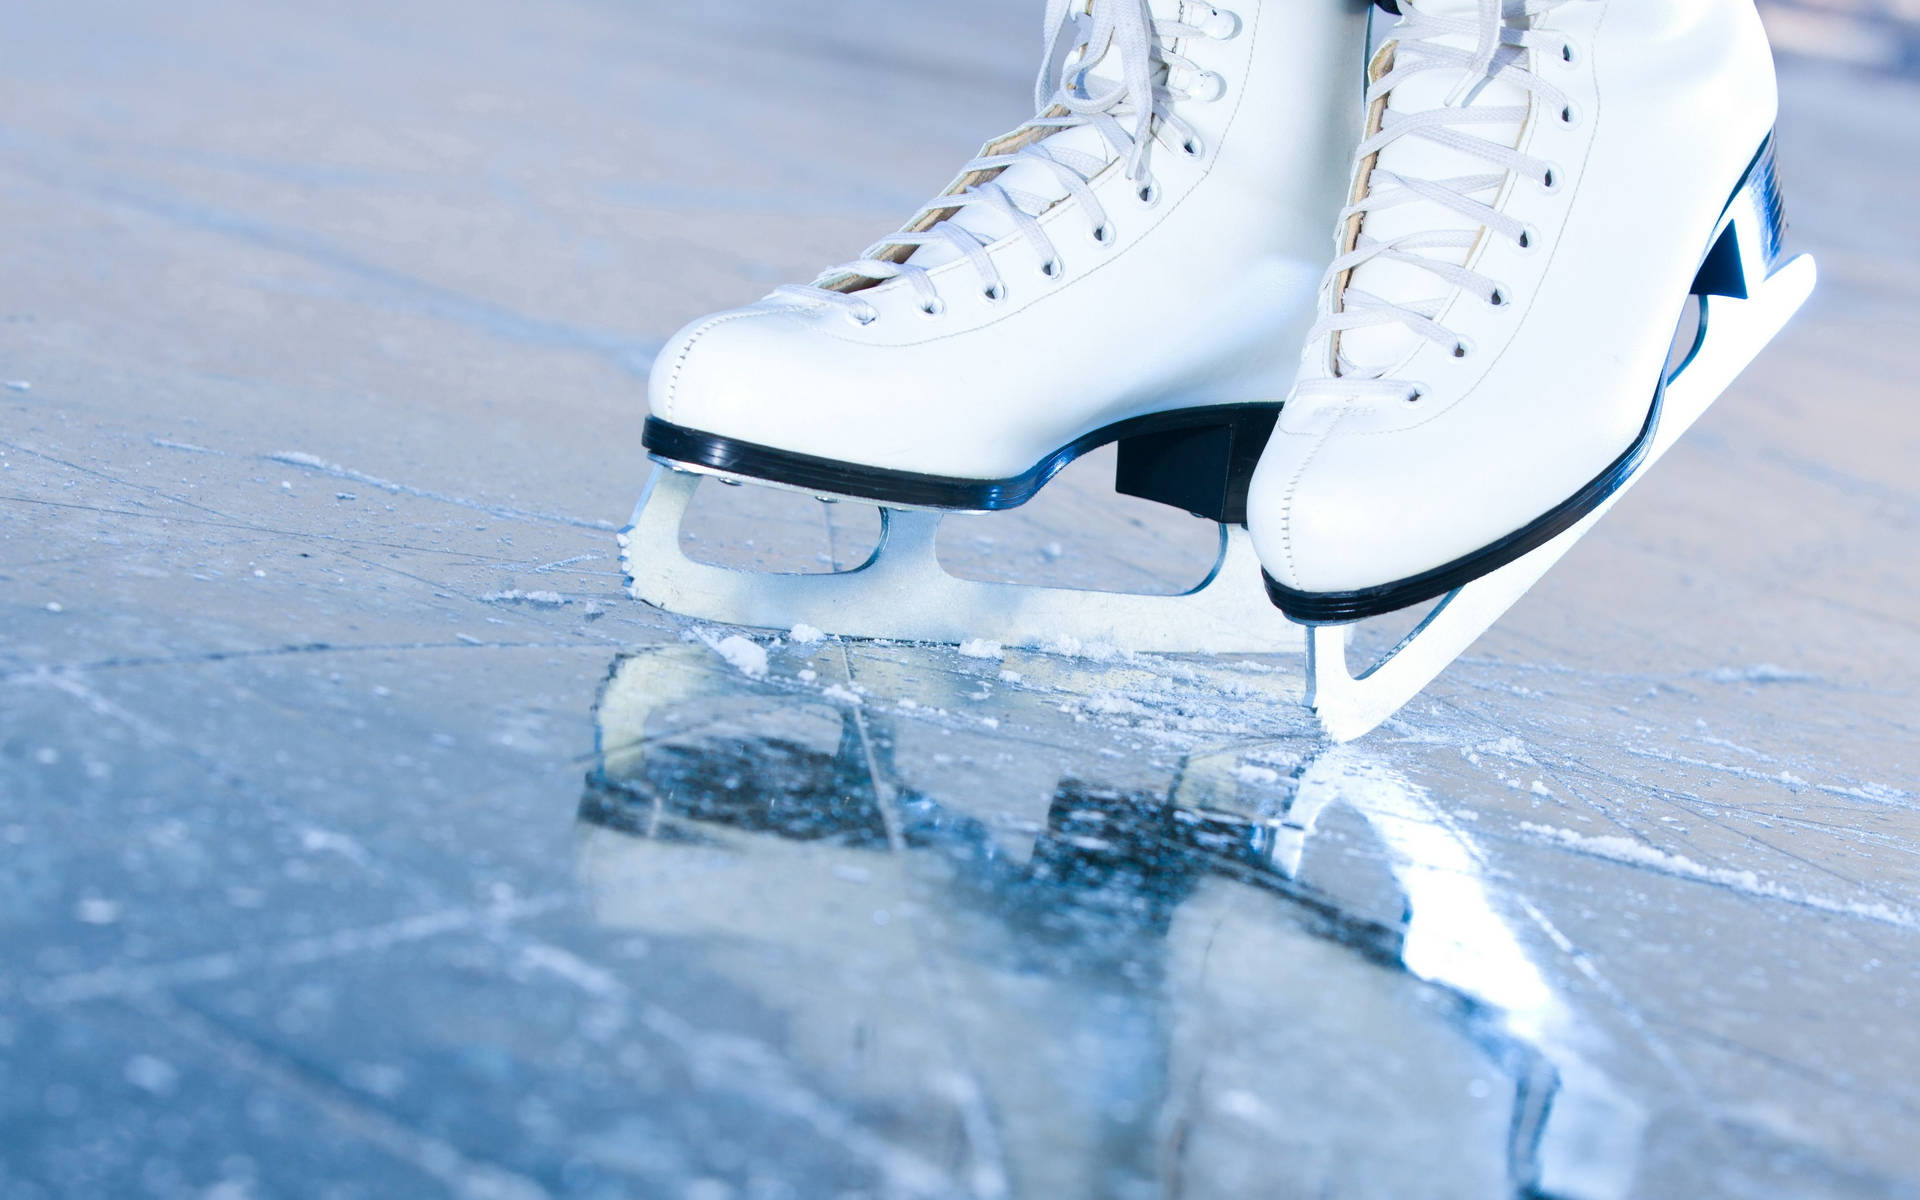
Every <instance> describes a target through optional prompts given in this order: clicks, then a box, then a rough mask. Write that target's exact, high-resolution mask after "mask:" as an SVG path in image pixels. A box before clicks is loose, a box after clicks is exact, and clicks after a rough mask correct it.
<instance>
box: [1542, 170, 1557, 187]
mask: <svg viewBox="0 0 1920 1200" xmlns="http://www.w3.org/2000/svg"><path fill="white" fill-rule="evenodd" d="M1540 188H1541V190H1542V191H1547V192H1557V191H1559V190H1560V172H1559V169H1558V168H1557V167H1548V168H1547V169H1546V172H1545V173H1544V174H1542V175H1541V176H1540Z"/></svg>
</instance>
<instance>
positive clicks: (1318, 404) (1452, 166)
mask: <svg viewBox="0 0 1920 1200" xmlns="http://www.w3.org/2000/svg"><path fill="white" fill-rule="evenodd" d="M1400 9H1401V11H1402V13H1403V16H1402V17H1401V20H1400V22H1399V23H1398V25H1397V26H1395V28H1394V29H1393V31H1392V34H1391V37H1390V38H1389V39H1387V40H1386V41H1385V42H1384V43H1383V45H1382V46H1381V48H1380V50H1379V52H1378V53H1377V54H1376V56H1375V59H1374V63H1373V67H1372V71H1371V77H1372V79H1373V83H1372V88H1371V99H1370V103H1369V114H1370V115H1369V125H1368V132H1367V136H1366V138H1365V140H1363V141H1362V142H1361V143H1360V146H1359V151H1358V154H1357V157H1356V165H1355V171H1354V181H1353V190H1352V193H1351V195H1352V201H1351V203H1350V204H1349V206H1348V207H1347V208H1346V209H1345V211H1344V212H1343V213H1342V214H1341V233H1340V244H1339V247H1338V257H1337V258H1335V260H1334V262H1333V264H1332V267H1331V268H1330V269H1329V271H1328V273H1327V277H1326V282H1325V285H1324V293H1323V297H1322V315H1321V318H1320V320H1319V322H1318V323H1317V324H1316V325H1315V326H1314V328H1313V330H1312V332H1311V334H1310V335H1309V337H1308V343H1307V348H1306V352H1305V355H1304V358H1303V363H1302V368H1301V372H1300V377H1299V380H1298V382H1297V383H1296V384H1295V387H1294V391H1293V393H1292V395H1291V397H1290V398H1289V400H1288V402H1287V405H1286V408H1285V409H1284V411H1283V413H1282V416H1281V418H1280V422H1279V425H1278V427H1277V429H1276V430H1275V433H1274V435H1273V438H1272V440H1271V442H1270V444H1269V445H1268V447H1267V449H1266V452H1265V454H1264V455H1263V457H1262V459H1261V462H1260V466H1259V469H1258V471H1257V473H1256V475H1255V477H1254V483H1253V491H1252V495H1251V497H1250V500H1249V513H1250V522H1249V523H1250V526H1251V529H1252V533H1253V539H1254V543H1255V545H1256V546H1257V548H1258V550H1259V552H1260V558H1261V561H1262V562H1263V564H1264V565H1265V567H1266V571H1267V574H1268V591H1269V593H1270V595H1271V597H1272V599H1273V600H1274V602H1275V603H1276V604H1278V605H1279V606H1280V608H1281V609H1282V610H1284V611H1285V612H1286V613H1287V615H1288V616H1289V617H1291V618H1293V619H1294V620H1295V621H1297V622H1301V623H1306V624H1309V625H1312V626H1315V628H1314V629H1313V632H1312V635H1311V661H1310V664H1309V670H1310V687H1309V693H1310V694H1309V700H1310V702H1311V703H1313V704H1314V705H1315V707H1316V708H1317V709H1318V710H1319V711H1320V715H1321V718H1322V721H1323V723H1325V725H1326V726H1327V728H1328V730H1329V731H1330V732H1332V733H1333V734H1334V735H1335V736H1337V737H1352V736H1358V734H1360V733H1362V732H1365V731H1366V730H1367V729H1370V728H1372V727H1373V726H1374V725H1375V724H1377V723H1378V722H1379V721H1380V720H1382V719H1384V718H1385V717H1386V716H1387V715H1389V714H1390V713H1392V712H1393V711H1394V710H1395V709H1397V708H1398V707H1399V706H1400V705H1401V704H1402V703H1404V702H1405V701H1406V700H1407V699H1409V698H1411V697H1412V696H1413V695H1414V694H1415V693H1416V692H1418V691H1419V689H1420V688H1421V687H1423V686H1425V684H1426V683H1427V681H1428V680H1430V679H1431V678H1432V677H1433V676H1434V675H1435V674H1437V673H1438V672H1439V671H1441V670H1443V669H1444V668H1445V667H1446V665H1447V664H1448V663H1449V662H1451V661H1452V660H1453V658H1454V657H1456V656H1457V655H1458V654H1459V653H1461V652H1462V651H1463V650H1465V648H1466V647H1467V645H1468V644H1470V643H1471V642H1472V640H1473V639H1474V638H1475V637H1477V636H1478V635H1479V634H1480V633H1481V632H1482V631H1483V630H1484V629H1485V628H1486V627H1487V626H1488V625H1489V624H1491V623H1492V622H1493V621H1494V620H1495V619H1496V618H1497V617H1498V616H1499V615H1500V613H1502V612H1504V611H1505V610H1506V609H1507V607H1508V606H1509V605H1511V604H1512V603H1513V601H1514V600H1515V599H1517V598H1518V597H1519V596H1520V595H1521V594H1522V593H1524V592H1525V590H1526V589H1527V587H1529V586H1531V584H1532V583H1533V582H1534V580H1536V579H1537V578H1538V577H1539V576H1540V575H1541V574H1542V573H1543V572H1544V571H1545V570H1546V569H1547V567H1548V566H1549V565H1551V564H1552V562H1554V561H1555V560H1556V559H1558V558H1559V556H1560V555H1561V554H1563V553H1565V551H1566V549H1567V548H1568V547H1569V546H1571V545H1572V543H1573V542H1574V541H1575V540H1577V539H1578V538H1579V537H1580V536H1581V534H1583V533H1584V532H1585V531H1586V529H1587V528H1588V527H1589V526H1590V525H1591V524H1592V523H1593V522H1594V521H1595V520H1597V519H1598V517H1599V515H1600V513H1601V512H1602V511H1603V510H1604V509H1605V508H1606V507H1607V506H1608V505H1610V504H1611V503H1612V501H1613V500H1614V499H1615V498H1616V497H1617V496H1618V495H1619V493H1620V491H1621V489H1623V488H1624V487H1626V486H1628V485H1630V484H1631V483H1632V482H1633V481H1634V480H1635V479H1636V478H1637V477H1638V476H1639V474H1640V473H1641V472H1643V471H1644V470H1645V469H1646V467H1647V466H1648V465H1649V464H1650V463H1651V462H1652V461H1653V460H1654V459H1655V458H1657V457H1658V456H1659V455H1660V454H1661V453H1663V452H1664V451H1665V450H1666V448H1667V447H1668V446H1669V445H1671V444H1672V442H1673V441H1674V440H1675V439H1676V438H1678V436H1679V435H1680V433H1681V432H1682V431H1684V430H1685V429H1686V428H1687V427H1688V426H1689V425H1690V424H1692V422H1693V421H1694V420H1695V419H1696V418H1697V417H1698V416H1699V415H1700V413H1701V412H1702V411H1704V409H1705V408H1706V407H1707V405H1709V404H1711V403H1712V401H1713V400H1714V398H1715V397H1716V396H1718V394H1719V393H1720V392H1721V391H1722V390H1724V389H1725V388H1726V386H1727V385H1728V384H1729V383H1730V382H1731V381H1732V379H1733V378H1734V376H1735V375H1737V374H1738V373H1739V371H1740V370H1741V369H1742V368H1743V367H1745V366H1746V364H1747V362H1748V361H1749V360H1751V359H1752V358H1753V356H1754V355H1755V354H1757V353H1758V352H1759V350H1760V349H1761V348H1762V347H1763V346H1764V345H1765V344H1766V343H1767V342H1768V341H1769V340H1771V338H1772V337H1773V336H1774V334H1775V333H1777V332H1778V331H1779V329H1780V327H1781V326H1782V325H1783V324H1784V323H1785V322H1786V320H1787V319H1788V318H1789V317H1790V316H1792V314H1793V313H1794V312H1795V311H1796V310H1797V309H1798V308H1799V306H1800V304H1801V303H1802V302H1803V301H1804V300H1805V298H1806V296H1807V294H1808V293H1809V292H1810V290H1811V289H1812V286H1813V276H1814V272H1813V264H1812V263H1811V262H1810V261H1805V260H1797V261H1795V262H1792V263H1787V262H1785V261H1784V259H1783V255H1782V252H1781V243H1780V237H1781V232H1782V213H1781V205H1780V195H1779V191H1778V188H1777V184H1776V179H1775V175H1774V159H1773V149H1772V133H1771V131H1772V128H1773V120H1774V112H1775V105H1776V95H1775V83H1774V73H1773V61H1772V57H1771V54H1770V52H1769V50H1768V47H1767V41H1766V36H1765V34H1764V32H1763V31H1762V29H1761V26H1760V19H1759V17H1758V15H1757V14H1756V13H1755V11H1754V6H1753V0H1685V2H1684V3H1683V2H1680V0H1505V3H1504V4H1503V3H1502V0H1401V2H1400ZM1689 295H1693V296H1697V297H1699V298H1700V308H1701V313H1700V324H1699V328H1698V332H1697V336H1696V339H1695V341H1694V343H1693V345H1692V347H1691V354H1690V357H1688V358H1687V359H1686V360H1685V361H1684V363H1683V365H1682V366H1681V367H1679V368H1678V369H1677V370H1675V371H1673V372H1671V373H1669V372H1668V371H1667V363H1668V357H1669V352H1670V349H1671V343H1672V339H1673V333H1674V329H1675V327H1676V326H1677V324H1678V323H1679V321H1680V318H1681V316H1682V313H1683V311H1684V309H1685V308H1686V305H1687V301H1688V298H1689ZM1436 597H1445V600H1444V602H1443V603H1442V604H1441V606H1440V607H1439V608H1438V609H1437V610H1436V611H1435V612H1433V613H1431V614H1429V616H1428V618H1427V620H1426V621H1425V623H1424V624H1423V625H1422V626H1421V627H1420V629H1418V630H1417V631H1416V632H1415V634H1414V635H1413V636H1412V637H1411V638H1409V639H1408V640H1407V641H1406V642H1403V643H1402V644H1401V646H1400V647H1399V648H1398V649H1397V650H1396V651H1395V652H1394V653H1393V654H1392V655H1390V656H1389V657H1388V658H1387V659H1385V660H1383V661H1382V662H1381V663H1379V664H1377V665H1376V666H1375V667H1374V668H1373V669H1372V670H1371V671H1369V672H1365V673H1363V674H1361V675H1360V676H1359V677H1358V678H1356V677H1354V676H1353V675H1352V674H1350V673H1349V672H1348V671H1347V668H1346V664H1345V655H1344V650H1343V648H1342V647H1343V646H1344V639H1343V636H1342V635H1343V633H1344V630H1342V629H1340V628H1338V626H1339V624H1340V623H1345V622H1352V621H1355V620H1358V619H1361V618H1365V617H1369V616H1373V615H1377V614H1380V613H1384V612H1389V611H1392V610H1396V609H1401V608H1406V607H1408V606H1411V605H1415V604H1419V603H1422V602H1424V601H1429V600H1433V599H1435V598H1436Z"/></svg>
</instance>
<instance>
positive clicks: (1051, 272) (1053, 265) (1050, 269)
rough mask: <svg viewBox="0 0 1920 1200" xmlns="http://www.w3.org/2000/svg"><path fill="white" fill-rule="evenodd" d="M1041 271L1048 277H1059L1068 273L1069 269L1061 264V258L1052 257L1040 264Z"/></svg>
mask: <svg viewBox="0 0 1920 1200" xmlns="http://www.w3.org/2000/svg"><path fill="white" fill-rule="evenodd" d="M1040 273H1041V274H1042V275H1045V276H1046V277H1047V278H1048V279H1058V278H1060V277H1061V276H1062V275H1065V274H1066V273H1067V269H1066V268H1065V267H1063V266H1061V265H1060V260H1059V259H1057V258H1050V259H1048V260H1047V261H1045V262H1043V263H1041V264H1040Z"/></svg>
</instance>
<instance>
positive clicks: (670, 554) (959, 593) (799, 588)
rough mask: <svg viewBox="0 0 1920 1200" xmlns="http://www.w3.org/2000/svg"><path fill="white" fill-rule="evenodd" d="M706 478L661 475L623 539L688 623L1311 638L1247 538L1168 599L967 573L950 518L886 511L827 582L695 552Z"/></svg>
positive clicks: (1190, 640)
mask: <svg viewBox="0 0 1920 1200" xmlns="http://www.w3.org/2000/svg"><path fill="white" fill-rule="evenodd" d="M700 479H701V477H700V476H698V475H694V474H688V473H684V472H680V471H674V470H667V469H665V468H663V467H656V468H655V469H654V472H653V476H652V478H651V479H650V480H649V481H648V483H647V489H646V491H645V492H644V493H643V494H642V495H641V497H640V503H639V504H638V505H637V506H636V507H635V509H634V513H633V522H632V524H631V525H630V526H629V527H628V528H627V529H625V530H624V531H622V532H621V534H620V547H621V561H622V564H623V565H624V567H625V569H626V573H627V576H628V579H629V581H630V582H629V585H628V590H629V591H630V592H631V593H632V594H633V596H634V598H635V599H637V600H641V601H643V602H645V603H647V604H651V605H653V606H654V607H656V608H661V609H665V610H666V611H668V612H672V613H677V614H679V615H681V616H686V617H694V618H697V619H700V620H705V621H716V622H721V623H724V624H729V625H745V626H751V627H755V628H761V629H777V630H787V629H791V628H793V627H794V626H795V625H802V624H804V625H811V626H814V627H816V628H818V629H821V630H825V631H827V632H829V633H835V634H838V635H840V636H843V637H857V638H884V639H888V640H892V641H907V642H936V643H947V644H958V643H961V642H964V641H967V640H969V639H976V638H977V639H980V640H983V641H989V642H998V643H1000V644H1001V645H1003V646H1009V647H1024V648H1033V649H1041V648H1045V647H1047V646H1050V645H1060V644H1063V643H1073V642H1079V643H1083V644H1101V645H1108V646H1112V647H1114V648H1115V649H1119V650H1133V651H1148V652H1159V653H1181V652H1192V653H1212V654H1219V653H1298V652H1300V651H1301V650H1302V649H1304V648H1305V643H1306V638H1305V635H1304V632H1303V631H1302V630H1301V629H1300V628H1299V627H1297V626H1295V625H1292V624H1291V623H1289V622H1287V621H1285V620H1284V619H1282V618H1281V617H1280V615H1279V613H1277V612H1276V611H1275V610H1274V608H1273V606H1272V605H1271V604H1269V603H1268V601H1267V598H1266V590H1265V588H1264V587H1263V585H1262V583H1261V578H1260V562H1259V559H1258V558H1257V557H1256V556H1255V554H1254V551H1253V545H1252V542H1251V541H1250V540H1249V539H1248V537H1247V533H1246V530H1244V529H1240V528H1237V527H1231V528H1230V527H1226V526H1222V527H1220V550H1219V555H1218V558H1217V559H1216V560H1215V564H1214V567H1213V570H1212V572H1211V573H1210V574H1209V575H1208V576H1207V578H1206V579H1205V580H1203V581H1202V582H1201V583H1200V584H1199V585H1197V586H1196V587H1194V588H1192V589H1191V590H1189V591H1187V592H1185V593H1182V594H1179V595H1172V596H1164V595H1160V596H1156V595H1138V594H1132V593H1124V592H1101V591H1088V590H1082V589H1077V588H1061V587H1036V586H1029V585H1023V584H1012V583H990V582H986V581H982V580H974V579H962V578H959V577H957V576H955V575H952V574H950V573H948V572H947V570H946V569H945V568H943V567H942V566H941V565H940V560H939V557H938V555H937V554H936V552H935V548H934V539H935V536H936V534H937V532H938V530H939V527H940V521H941V519H942V517H943V516H944V515H945V514H943V513H938V512H926V511H913V510H903V509H890V508H882V509H881V510H880V513H881V531H880V541H879V544H878V545H877V546H876V547H875V548H874V552H873V554H872V555H871V556H870V557H869V558H868V559H867V560H866V561H865V562H863V563H861V564H860V565H859V566H857V567H854V568H852V569H850V570H846V571H836V572H832V573H829V574H806V575H798V574H779V573H772V572H760V571H747V570H739V569H736V568H733V567H723V566H718V565H715V564H712V563H703V562H698V561H696V560H694V559H692V558H689V557H688V556H687V554H686V553H685V551H684V549H683V548H682V546H681V543H680V526H681V520H682V518H683V517H684V516H685V514H686V511H687V507H688V505H689V504H691V503H692V500H693V495H694V492H695V491H696V490H697V489H698V488H699V486H700Z"/></svg>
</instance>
